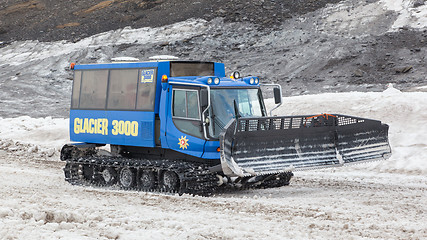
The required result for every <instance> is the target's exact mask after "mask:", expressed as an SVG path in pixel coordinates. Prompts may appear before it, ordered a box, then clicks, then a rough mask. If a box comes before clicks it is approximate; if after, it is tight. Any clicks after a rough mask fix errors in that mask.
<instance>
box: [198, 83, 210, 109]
mask: <svg viewBox="0 0 427 240" xmlns="http://www.w3.org/2000/svg"><path fill="white" fill-rule="evenodd" d="M200 105H201V107H202V108H207V107H208V105H209V102H208V90H207V89H206V88H202V89H200Z"/></svg>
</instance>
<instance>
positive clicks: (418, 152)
mask: <svg viewBox="0 0 427 240" xmlns="http://www.w3.org/2000/svg"><path fill="white" fill-rule="evenodd" d="M283 101H284V103H283V105H282V106H281V107H280V108H279V109H278V110H276V111H275V112H273V113H274V114H276V115H305V114H307V115H310V114H313V115H316V114H319V113H340V114H346V115H353V116H359V117H365V118H371V119H376V120H380V121H382V122H383V123H387V124H389V125H390V130H389V138H390V143H391V147H392V151H393V155H392V157H391V159H389V160H388V161H382V162H377V163H376V164H370V165H368V166H369V168H371V169H372V170H375V171H381V172H400V173H414V174H425V173H427V161H425V157H426V156H427V139H426V138H425V137H426V136H427V106H426V105H425V102H427V92H401V91H399V90H397V89H395V88H393V87H392V86H391V87H389V88H388V89H387V90H385V91H384V92H369V93H362V92H350V93H325V94H319V95H305V96H297V97H285V98H283ZM272 105H273V104H272V100H271V99H268V100H267V107H268V108H271V106H272ZM68 141H69V134H68V119H52V118H50V117H48V118H30V117H27V116H23V117H18V118H5V119H3V118H0V149H5V150H9V151H26V152H29V153H33V152H34V153H39V154H42V155H48V156H49V155H54V154H55V155H58V153H59V150H60V149H61V147H62V145H64V144H65V143H67V142H68ZM366 166H367V165H364V166H360V167H362V168H366ZM356 167H357V166H356Z"/></svg>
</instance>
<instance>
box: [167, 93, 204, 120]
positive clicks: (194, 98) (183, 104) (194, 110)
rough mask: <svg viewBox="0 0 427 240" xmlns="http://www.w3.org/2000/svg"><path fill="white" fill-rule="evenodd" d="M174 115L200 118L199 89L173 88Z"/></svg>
mask: <svg viewBox="0 0 427 240" xmlns="http://www.w3.org/2000/svg"><path fill="white" fill-rule="evenodd" d="M172 109H173V116H174V117H180V118H187V119H195V120H200V109H199V93H198V91H197V90H181V89H174V90H173V108H172Z"/></svg>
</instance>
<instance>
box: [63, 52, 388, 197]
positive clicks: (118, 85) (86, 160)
mask: <svg viewBox="0 0 427 240" xmlns="http://www.w3.org/2000/svg"><path fill="white" fill-rule="evenodd" d="M71 68H72V69H73V71H74V82H73V90H72V96H71V109H70V138H71V141H72V142H73V143H70V144H67V145H65V146H64V147H63V148H62V150H61V160H63V161H65V162H66V165H65V167H64V173H65V180H66V181H68V182H70V183H72V184H94V185H97V186H99V185H107V186H108V185H116V186H120V187H121V188H123V189H137V190H142V191H156V192H173V193H179V194H183V193H188V194H198V195H210V194H213V193H215V192H216V191H219V190H220V189H222V188H233V189H234V188H269V187H280V186H284V185H288V184H289V181H290V179H291V177H292V176H293V173H292V172H293V171H297V170H305V169H315V168H322V167H336V166H342V165H346V164H351V163H360V162H365V161H375V160H382V159H387V158H389V157H390V155H391V149H390V145H389V142H388V125H386V124H382V123H381V122H380V121H376V120H371V119H365V118H360V117H352V116H345V115H340V114H313V115H304V116H272V110H273V109H272V110H270V111H267V109H266V107H265V104H264V100H263V94H262V91H261V86H263V83H262V82H260V80H259V78H258V77H255V76H247V77H241V76H239V75H240V74H238V72H234V73H233V76H231V77H226V75H225V67H224V64H222V63H217V62H195V61H179V60H155V61H149V62H117V63H105V64H82V65H74V64H72V66H71ZM273 87H274V88H273V95H274V100H275V104H277V105H276V107H278V105H280V104H281V103H282V94H281V88H280V86H279V85H277V86H273ZM270 88H271V84H270ZM288 107H292V106H288ZM268 113H269V114H268Z"/></svg>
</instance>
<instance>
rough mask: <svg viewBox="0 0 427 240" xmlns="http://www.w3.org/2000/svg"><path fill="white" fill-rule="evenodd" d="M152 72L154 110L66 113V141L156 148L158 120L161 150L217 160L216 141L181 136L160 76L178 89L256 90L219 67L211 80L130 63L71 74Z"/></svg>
mask: <svg viewBox="0 0 427 240" xmlns="http://www.w3.org/2000/svg"><path fill="white" fill-rule="evenodd" d="M143 68H156V69H157V82H156V94H155V105H154V106H155V107H154V111H153V112H143V111H112V110H81V109H71V111H70V138H71V140H72V141H76V142H86V143H98V144H116V145H127V146H139V147H156V139H155V135H156V134H155V120H156V115H158V116H159V118H160V136H159V138H160V143H161V148H164V149H172V150H175V151H178V152H181V153H184V154H188V155H191V156H194V157H199V158H204V159H219V158H220V153H219V152H218V151H217V148H218V147H219V141H206V140H205V139H201V138H198V137H194V136H191V135H189V134H185V133H182V132H181V131H180V130H179V129H178V128H177V127H176V126H175V124H174V123H173V119H172V112H171V106H172V103H171V101H172V88H173V84H169V83H166V84H165V83H164V84H163V88H162V82H161V79H162V76H163V75H166V76H168V77H169V79H168V82H175V83H180V86H183V85H187V84H188V86H194V84H197V85H204V86H208V85H209V86H210V87H211V88H214V87H233V88H236V87H259V85H250V84H248V83H247V82H245V81H243V80H233V79H230V78H226V77H225V68H224V64H223V63H214V74H215V76H198V77H170V61H161V62H131V63H106V64H83V65H76V66H75V67H74V70H76V71H86V70H94V69H143ZM210 77H211V78H220V83H219V84H218V85H215V84H207V80H208V78H210Z"/></svg>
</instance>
